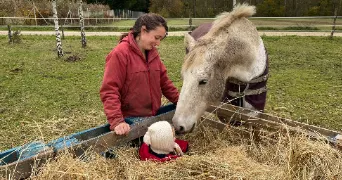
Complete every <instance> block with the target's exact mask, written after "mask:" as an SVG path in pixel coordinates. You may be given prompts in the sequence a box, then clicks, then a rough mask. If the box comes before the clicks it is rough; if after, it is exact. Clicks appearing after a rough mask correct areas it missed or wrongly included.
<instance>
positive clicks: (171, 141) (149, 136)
mask: <svg viewBox="0 0 342 180" xmlns="http://www.w3.org/2000/svg"><path fill="white" fill-rule="evenodd" d="M175 140H176V137H175V130H174V128H173V127H172V126H171V124H170V123H169V122H167V121H159V122H155V123H153V124H152V125H151V126H150V127H148V130H147V132H146V134H145V135H144V140H143V141H144V143H146V144H147V145H149V146H150V148H151V150H152V151H153V152H155V153H157V154H170V153H172V152H173V153H175V154H176V155H178V156H182V155H183V152H182V149H181V148H180V147H179V145H178V144H177V143H176V142H175Z"/></svg>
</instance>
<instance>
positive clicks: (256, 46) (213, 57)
mask: <svg viewBox="0 0 342 180" xmlns="http://www.w3.org/2000/svg"><path fill="white" fill-rule="evenodd" d="M253 14H255V7H254V6H248V5H246V4H242V5H237V6H236V7H235V8H234V9H233V11H232V12H230V13H228V12H224V13H222V14H221V15H219V16H218V17H217V19H216V20H215V21H214V22H213V25H212V27H211V29H210V30H209V31H208V33H206V34H205V35H204V36H202V37H200V38H199V39H198V40H197V41H196V40H195V39H194V38H193V37H192V36H190V35H188V34H185V38H184V42H185V46H186V48H187V49H188V50H189V53H188V54H187V55H186V56H185V60H184V63H183V66H182V78H183V86H182V89H181V93H180V97H179V100H178V103H177V108H176V112H175V115H174V117H173V119H172V121H173V125H174V127H175V129H176V131H177V132H178V133H186V132H190V131H192V130H193V129H194V127H195V125H196V122H197V120H198V119H199V118H200V117H201V116H202V115H203V113H204V111H205V110H206V108H207V106H208V105H209V104H211V103H217V102H219V101H220V100H221V98H222V96H223V94H224V90H225V85H226V81H227V80H229V79H231V78H235V79H237V80H239V81H241V82H250V81H252V80H253V79H256V78H257V77H260V76H261V75H262V74H263V73H264V71H265V68H266V66H267V53H266V50H265V47H264V44H263V41H262V39H261V38H260V36H259V35H258V32H257V30H256V27H255V26H254V25H253V24H252V23H251V22H250V21H249V20H248V19H247V18H246V17H249V16H252V15H253ZM244 106H245V107H247V108H251V109H253V106H252V105H251V104H249V103H248V102H244Z"/></svg>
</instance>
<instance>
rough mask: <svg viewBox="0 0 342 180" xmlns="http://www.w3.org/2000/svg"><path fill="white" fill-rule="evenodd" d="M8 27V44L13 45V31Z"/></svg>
mask: <svg viewBox="0 0 342 180" xmlns="http://www.w3.org/2000/svg"><path fill="white" fill-rule="evenodd" d="M7 27H8V39H9V41H8V43H12V44H13V36H12V30H11V25H7Z"/></svg>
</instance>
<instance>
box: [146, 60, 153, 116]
mask: <svg viewBox="0 0 342 180" xmlns="http://www.w3.org/2000/svg"><path fill="white" fill-rule="evenodd" d="M146 66H147V72H148V85H149V88H150V98H151V111H152V112H151V116H153V113H154V111H153V99H152V89H151V74H150V66H149V65H148V60H147V57H146Z"/></svg>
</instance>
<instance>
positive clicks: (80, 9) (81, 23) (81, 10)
mask: <svg viewBox="0 0 342 180" xmlns="http://www.w3.org/2000/svg"><path fill="white" fill-rule="evenodd" d="M82 3H83V2H82V0H80V2H79V4H80V7H79V8H78V15H79V17H80V26H81V37H82V47H83V48H85V47H86V46H87V40H86V37H85V32H84V19H83V9H82Z"/></svg>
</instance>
